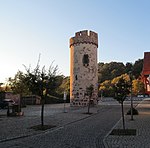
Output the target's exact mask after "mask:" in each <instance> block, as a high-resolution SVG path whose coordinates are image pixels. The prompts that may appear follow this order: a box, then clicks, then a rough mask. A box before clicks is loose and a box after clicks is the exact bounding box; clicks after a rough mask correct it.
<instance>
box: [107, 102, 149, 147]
mask: <svg viewBox="0 0 150 148" xmlns="http://www.w3.org/2000/svg"><path fill="white" fill-rule="evenodd" d="M137 110H138V112H139V115H134V120H133V121H132V120H130V115H126V116H125V118H126V119H125V121H126V129H136V135H135V136H115V135H110V132H111V131H110V132H109V133H108V134H107V135H106V137H105V138H104V144H105V147H106V148H150V138H149V134H150V100H149V99H146V100H143V101H142V102H141V103H140V104H139V105H138V106H137ZM113 129H122V120H120V121H119V122H118V123H117V124H116V125H115V126H114V127H113V128H112V130H113Z"/></svg>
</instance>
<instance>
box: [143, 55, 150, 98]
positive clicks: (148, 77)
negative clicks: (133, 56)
mask: <svg viewBox="0 0 150 148" xmlns="http://www.w3.org/2000/svg"><path fill="white" fill-rule="evenodd" d="M142 80H143V82H144V85H145V94H148V95H150V52H144V61H143V70H142Z"/></svg>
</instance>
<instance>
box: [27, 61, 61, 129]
mask: <svg viewBox="0 0 150 148" xmlns="http://www.w3.org/2000/svg"><path fill="white" fill-rule="evenodd" d="M52 64H53V63H52ZM52 64H51V65H50V67H49V69H48V70H46V69H45V66H43V67H42V69H40V65H39V61H38V64H37V66H36V67H35V68H34V69H33V70H31V68H30V67H29V68H27V67H26V82H27V85H28V88H29V90H30V91H31V92H32V94H34V95H39V96H40V97H41V126H44V104H45V99H46V97H47V95H51V93H52V92H53V90H54V89H56V88H57V86H58V85H57V81H56V79H57V78H58V77H57V76H56V74H57V71H58V67H57V66H55V67H54V66H53V65H52Z"/></svg>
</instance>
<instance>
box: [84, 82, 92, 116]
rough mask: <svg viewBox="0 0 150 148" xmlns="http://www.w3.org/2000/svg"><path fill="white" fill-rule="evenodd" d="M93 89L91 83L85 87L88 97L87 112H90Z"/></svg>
mask: <svg viewBox="0 0 150 148" xmlns="http://www.w3.org/2000/svg"><path fill="white" fill-rule="evenodd" d="M93 91H94V86H93V85H92V84H91V85H90V86H89V87H87V88H86V94H87V96H88V98H89V100H88V112H87V113H88V114H90V105H91V99H92V95H93Z"/></svg>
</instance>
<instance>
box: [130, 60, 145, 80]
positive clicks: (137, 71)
mask: <svg viewBox="0 0 150 148" xmlns="http://www.w3.org/2000/svg"><path fill="white" fill-rule="evenodd" d="M142 68H143V59H139V60H137V61H135V63H134V65H133V69H132V74H133V75H134V76H135V78H136V79H137V78H138V77H139V76H140V74H141V72H142Z"/></svg>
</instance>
